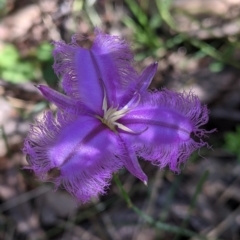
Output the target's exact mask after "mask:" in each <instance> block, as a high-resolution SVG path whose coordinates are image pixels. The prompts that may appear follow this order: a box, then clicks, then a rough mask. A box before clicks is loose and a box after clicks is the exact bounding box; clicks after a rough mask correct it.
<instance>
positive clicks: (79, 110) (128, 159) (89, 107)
mask: <svg viewBox="0 0 240 240" xmlns="http://www.w3.org/2000/svg"><path fill="white" fill-rule="evenodd" d="M53 55H54V58H55V64H54V66H53V67H54V70H55V72H56V74H58V75H59V76H61V78H62V80H61V85H62V89H63V90H64V94H63V93H60V92H57V91H55V90H53V89H51V88H49V87H47V86H44V85H38V86H37V87H38V89H39V90H40V91H41V93H42V94H43V96H44V97H45V98H46V99H47V100H49V101H50V102H52V103H54V104H55V105H56V106H57V108H58V111H57V113H56V115H54V114H53V113H52V112H51V111H48V112H46V113H45V114H44V116H43V118H41V119H38V120H36V124H35V125H33V126H32V127H31V129H30V131H29V135H28V137H27V138H26V140H25V146H24V152H25V153H26V154H27V156H28V162H29V167H28V168H29V169H32V170H33V171H34V172H35V173H36V174H37V175H38V176H39V177H40V178H42V179H48V178H49V175H50V173H51V172H53V171H54V170H55V171H57V172H58V174H57V175H56V176H54V177H53V181H54V182H55V184H56V186H59V185H62V186H64V187H65V188H66V189H67V191H69V192H70V193H71V194H73V195H74V196H76V197H77V199H79V200H80V201H81V202H87V201H89V199H90V198H91V197H95V196H98V195H99V194H104V193H105V191H106V189H107V187H108V186H109V181H110V179H111V177H112V174H113V173H114V172H116V171H117V170H118V169H120V168H122V167H125V168H126V169H127V170H128V171H129V172H130V173H131V174H133V175H134V176H135V177H137V178H139V179H140V180H141V181H143V182H144V183H145V184H146V183H147V176H146V174H145V173H144V172H143V170H142V169H141V167H140V165H139V162H138V157H140V158H143V159H145V160H148V161H151V162H152V163H153V164H155V165H158V166H159V167H160V168H163V167H165V166H169V168H170V169H171V170H172V171H175V172H178V171H179V167H180V164H181V163H184V162H185V161H186V160H187V158H188V157H189V156H190V154H191V153H192V152H193V151H194V150H196V149H199V148H201V147H202V146H204V145H206V143H205V142H204V141H203V140H202V139H201V138H202V136H203V135H204V134H205V133H206V131H205V130H204V129H200V126H201V125H203V124H205V123H206V122H207V121H208V110H207V108H206V106H202V105H201V103H200V101H199V99H198V98H197V97H196V96H194V95H193V94H182V93H176V92H172V91H169V90H166V89H163V90H161V91H157V90H155V91H152V92H151V91H149V90H148V87H149V84H150V83H151V81H152V78H153V77H154V75H155V73H156V70H157V63H153V64H151V65H150V66H148V67H147V68H146V69H145V70H144V71H143V72H142V73H141V74H138V73H137V72H136V71H135V69H134V68H133V66H132V62H133V55H132V53H131V51H130V48H129V45H128V44H127V43H126V42H125V41H124V40H121V39H120V38H118V37H116V36H111V35H107V34H104V33H102V32H101V31H100V30H98V29H97V30H95V39H94V41H93V42H92V46H91V48H90V49H85V48H83V47H81V46H80V45H79V44H78V42H77V39H76V38H75V37H73V39H72V42H71V44H69V45H67V44H65V43H64V42H56V43H55V50H54V52H53ZM193 136H195V137H196V138H197V139H198V140H197V141H195V140H193V138H192V137H193Z"/></svg>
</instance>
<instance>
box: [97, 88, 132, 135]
mask: <svg viewBox="0 0 240 240" xmlns="http://www.w3.org/2000/svg"><path fill="white" fill-rule="evenodd" d="M117 109H118V107H109V108H108V105H107V96H106V91H105V89H104V97H103V104H102V110H103V117H100V116H98V115H96V116H95V117H96V118H97V119H99V120H100V121H101V122H102V123H104V124H105V125H106V126H107V127H108V128H109V129H110V130H112V131H113V132H115V133H118V131H117V128H119V129H122V130H123V131H125V132H129V133H134V131H132V130H131V129H130V128H128V127H126V126H125V125H123V124H121V123H119V122H117V121H118V120H119V119H120V118H122V117H124V116H125V115H126V114H127V113H128V112H129V111H130V110H131V109H130V108H129V107H128V106H125V107H123V108H122V109H120V110H117Z"/></svg>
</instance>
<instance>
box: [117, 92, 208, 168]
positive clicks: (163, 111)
mask: <svg viewBox="0 0 240 240" xmlns="http://www.w3.org/2000/svg"><path fill="white" fill-rule="evenodd" d="M143 98H144V100H143V102H142V103H141V104H139V106H138V107H136V108H135V109H134V110H132V111H130V112H129V113H128V114H127V115H126V116H125V117H123V118H122V119H121V123H122V124H124V125H126V126H127V127H128V128H130V129H132V130H133V131H134V132H138V131H140V130H142V129H147V130H146V131H143V132H142V133H141V134H139V135H133V134H124V135H125V137H126V136H127V138H128V141H129V142H131V143H132V144H133V146H134V148H135V150H136V151H137V154H138V155H139V156H141V157H143V158H145V159H146V160H150V161H152V162H153V163H154V164H156V165H159V166H160V167H161V168H162V167H165V166H167V165H168V166H169V167H170V169H171V170H173V171H176V172H178V171H179V167H180V163H183V162H185V161H186V160H187V158H188V157H189V156H190V154H191V153H192V152H193V151H194V150H196V149H198V148H201V147H202V146H204V145H207V143H206V142H204V141H203V140H202V139H201V137H202V136H203V135H205V134H207V133H208V132H207V131H205V130H203V129H200V128H199V127H200V126H201V125H203V124H205V123H206V122H207V121H208V110H207V107H206V106H202V105H201V103H200V101H199V99H198V97H196V96H195V95H193V94H188V95H186V94H182V93H175V92H172V91H168V90H162V91H160V92H154V93H147V94H145V96H144V97H143ZM194 134H195V136H197V137H199V138H200V139H199V141H197V142H196V141H195V140H194V139H193V138H192V135H194Z"/></svg>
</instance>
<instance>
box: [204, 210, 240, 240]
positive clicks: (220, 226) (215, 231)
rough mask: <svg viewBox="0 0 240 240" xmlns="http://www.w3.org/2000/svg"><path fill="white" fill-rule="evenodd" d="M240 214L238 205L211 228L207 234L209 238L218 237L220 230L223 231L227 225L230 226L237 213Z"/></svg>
mask: <svg viewBox="0 0 240 240" xmlns="http://www.w3.org/2000/svg"><path fill="white" fill-rule="evenodd" d="M238 214H240V206H239V207H238V208H237V209H236V210H234V211H233V212H231V213H230V214H229V215H228V217H227V218H226V219H225V220H223V221H222V222H220V223H219V224H218V225H217V226H216V227H215V228H214V229H213V230H211V231H210V232H209V233H208V234H207V236H208V237H210V238H214V237H215V238H216V237H218V236H219V235H220V234H221V233H222V232H224V231H225V230H226V229H227V228H228V227H230V226H231V225H232V224H233V222H234V221H235V219H236V217H237V215H238Z"/></svg>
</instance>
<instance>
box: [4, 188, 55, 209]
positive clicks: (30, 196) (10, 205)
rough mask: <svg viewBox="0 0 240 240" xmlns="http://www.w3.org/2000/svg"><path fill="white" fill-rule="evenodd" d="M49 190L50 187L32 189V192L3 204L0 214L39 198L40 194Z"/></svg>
mask: <svg viewBox="0 0 240 240" xmlns="http://www.w3.org/2000/svg"><path fill="white" fill-rule="evenodd" d="M50 190H51V188H50V187H46V186H41V187H38V188H36V189H33V190H32V191H28V192H26V193H23V194H21V195H19V196H17V197H14V198H12V199H10V200H8V201H6V202H4V203H3V204H1V205H0V213H2V212H5V211H7V210H9V209H11V208H14V207H16V206H18V205H20V204H22V203H25V202H27V201H29V200H31V199H33V198H36V197H39V196H40V195H42V194H45V193H47V192H49V191H50Z"/></svg>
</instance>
